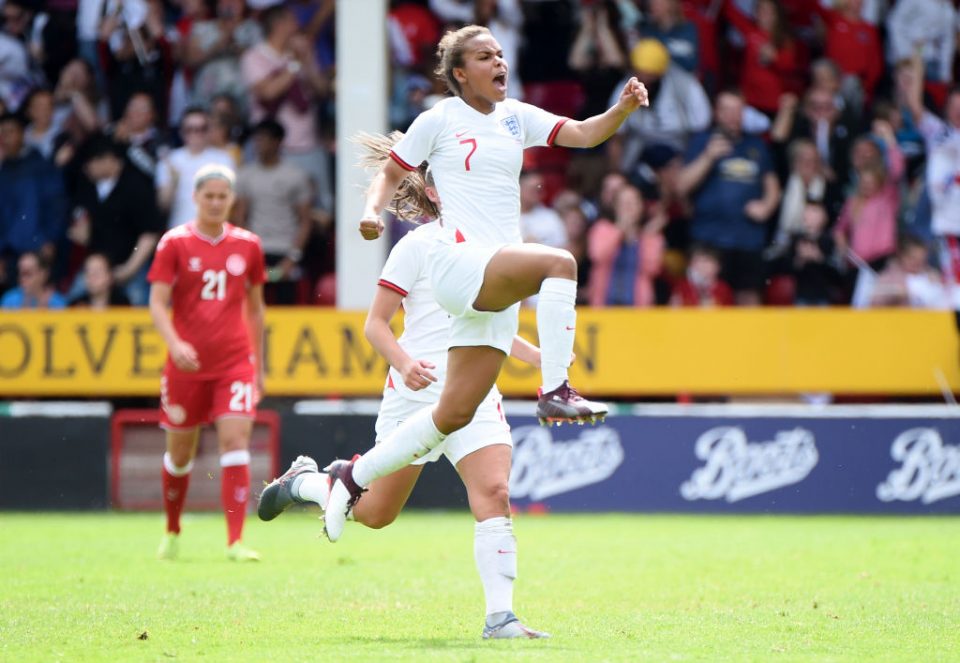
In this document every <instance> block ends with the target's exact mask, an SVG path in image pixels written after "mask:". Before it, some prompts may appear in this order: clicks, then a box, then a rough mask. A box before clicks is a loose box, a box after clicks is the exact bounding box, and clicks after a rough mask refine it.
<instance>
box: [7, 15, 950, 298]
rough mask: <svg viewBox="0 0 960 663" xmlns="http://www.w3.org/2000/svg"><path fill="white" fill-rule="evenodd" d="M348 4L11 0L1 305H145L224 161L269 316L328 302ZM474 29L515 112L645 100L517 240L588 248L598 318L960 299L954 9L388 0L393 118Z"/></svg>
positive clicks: (577, 110)
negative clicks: (500, 65) (495, 52)
mask: <svg viewBox="0 0 960 663" xmlns="http://www.w3.org/2000/svg"><path fill="white" fill-rule="evenodd" d="M334 11H335V2H334V0H313V1H311V0H294V1H291V2H287V3H285V4H280V3H278V2H276V0H247V2H246V3H244V2H243V0H46V1H43V0H0V19H2V27H0V293H2V300H0V305H2V306H3V307H4V308H21V307H46V308H59V307H64V306H72V305H76V306H88V307H91V308H103V307H107V306H115V305H125V304H132V305H144V304H145V303H146V299H147V292H148V288H147V282H146V273H147V270H148V268H149V264H150V261H151V257H152V254H153V251H154V249H155V247H156V243H157V240H158V239H159V237H160V235H161V234H162V233H163V232H164V231H165V230H166V229H167V228H171V227H174V226H176V225H179V224H182V223H185V222H187V221H189V220H190V219H191V218H192V217H193V214H194V211H195V210H194V207H193V202H192V198H191V194H192V190H191V183H192V180H193V175H194V174H195V173H196V172H197V171H198V170H199V169H200V168H201V167H203V166H205V165H208V164H224V165H229V166H231V167H234V168H236V169H237V171H238V181H237V193H238V203H237V205H236V207H235V209H234V212H233V218H234V221H235V223H237V224H238V225H242V226H244V227H247V228H249V229H251V230H253V231H254V232H256V233H257V234H258V235H260V236H261V238H262V240H263V246H264V251H265V253H266V260H267V267H268V284H267V301H268V303H272V304H308V303H310V304H321V305H323V304H326V305H329V304H332V303H334V295H333V293H334V290H335V287H334V285H335V278H336V277H335V274H336V269H335V255H334V246H335V243H334V241H333V233H334V224H333V211H334V187H333V178H332V173H333V168H332V159H333V157H334V154H333V150H332V148H333V146H334V145H335V142H334V135H333V134H334V132H333V127H334V103H333V101H334V95H335V93H336V85H340V86H342V85H350V81H344V80H340V81H337V80H336V76H335V64H336V63H335V60H334V38H335V35H334V21H333V18H334V16H333V15H334ZM465 23H479V24H484V25H487V26H488V27H490V29H491V30H492V32H493V34H494V36H495V37H496V39H497V40H498V41H499V43H500V44H501V45H502V47H503V49H504V54H505V57H506V59H507V61H508V62H509V63H510V65H511V74H510V82H509V85H510V91H509V94H510V96H514V97H518V98H521V99H524V100H526V101H529V102H531V103H534V104H536V105H538V106H541V107H543V108H546V109H548V110H550V111H553V112H555V113H558V114H562V115H568V116H571V117H586V116H588V115H590V114H593V113H596V112H598V111H602V110H603V109H605V108H606V107H607V105H608V104H609V102H610V99H611V95H616V94H618V93H619V90H620V89H621V88H622V87H623V81H624V79H626V78H627V77H629V76H634V75H635V76H637V77H638V78H639V79H640V80H641V81H642V82H643V83H644V84H645V85H646V86H647V88H648V90H649V91H650V96H651V100H652V101H651V107H650V108H649V109H646V110H644V111H641V112H638V113H635V114H634V115H632V116H631V117H630V118H629V120H628V121H627V122H626V124H625V125H624V126H623V128H622V129H621V131H620V133H619V134H618V135H617V136H615V137H614V138H613V139H612V140H610V141H608V143H607V144H605V145H603V146H602V147H600V148H596V149H594V150H588V151H568V150H563V149H550V148H538V149H533V150H528V151H527V153H526V158H525V164H524V167H525V172H524V175H523V176H522V178H521V182H520V187H521V212H522V217H521V218H522V225H523V231H524V235H525V239H527V240H530V241H537V242H541V243H544V244H547V245H550V246H557V247H565V248H567V249H569V250H570V251H571V252H572V253H573V254H574V255H575V256H576V258H577V259H578V261H579V264H580V272H579V274H580V283H581V288H580V299H581V301H582V302H583V303H588V304H590V305H593V306H655V305H674V306H711V305H719V306H723V305H734V304H738V305H756V304H761V303H767V304H780V305H791V304H796V305H806V306H822V305H831V304H834V305H836V304H841V305H843V304H850V303H853V304H854V305H857V306H868V305H886V306H891V305H892V306H928V307H943V306H947V295H946V289H945V287H944V283H943V279H942V277H941V275H940V272H938V271H937V269H935V267H936V266H938V264H939V263H938V260H939V259H940V257H939V255H938V251H937V250H936V246H937V244H936V243H935V242H936V240H937V236H938V235H953V236H955V235H958V234H960V230H957V227H960V88H956V89H955V88H953V78H954V72H955V71H956V68H957V64H958V63H957V58H956V37H957V31H958V27H960V24H958V14H957V10H956V7H955V2H953V1H950V0H891V1H890V2H885V1H884V0H832V1H831V0H819V1H818V0H781V1H779V2H777V1H774V0H523V1H522V2H521V1H520V0H421V1H414V0H406V1H394V2H391V3H390V13H389V20H388V38H389V45H390V53H391V57H392V62H393V77H392V82H391V90H390V109H389V111H390V115H389V118H390V124H391V125H392V127H394V128H399V129H404V128H406V126H408V125H409V123H410V122H411V121H412V119H413V118H414V117H416V116H417V115H418V114H419V113H420V112H421V111H423V110H424V109H426V108H428V107H429V106H430V105H431V104H432V103H435V102H436V101H437V100H438V99H439V98H441V96H442V94H443V86H442V83H441V82H440V81H437V80H435V79H434V77H433V76H432V74H431V72H432V70H433V67H434V64H435V63H434V55H433V52H434V50H435V47H436V44H437V41H438V40H439V37H440V36H441V35H442V34H443V32H444V30H446V29H447V28H449V27H456V26H459V25H463V24H465ZM335 83H336V85H335ZM396 230H398V231H400V232H402V228H400V227H399V226H397V227H396ZM400 232H394V233H393V236H394V239H397V238H398V237H399V235H400ZM949 246H952V247H953V249H954V250H953V251H945V252H944V256H945V257H944V258H943V259H942V260H944V261H946V262H953V261H955V262H956V263H957V264H960V248H957V245H956V243H953V244H950V245H949Z"/></svg>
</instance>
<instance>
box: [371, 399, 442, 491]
mask: <svg viewBox="0 0 960 663" xmlns="http://www.w3.org/2000/svg"><path fill="white" fill-rule="evenodd" d="M446 438H447V436H446V435H444V434H443V433H441V432H440V431H438V430H437V427H436V425H435V424H434V423H433V408H432V407H424V408H422V409H421V410H420V411H419V412H417V413H416V414H415V415H413V416H412V417H410V418H409V419H407V420H406V421H404V422H403V423H402V424H400V425H399V426H397V427H396V429H394V431H393V432H392V433H390V435H388V436H387V438H386V439H385V440H383V442H381V443H380V444H378V445H377V446H375V447H374V448H373V449H371V450H370V451H368V452H367V453H365V454H363V455H362V456H360V458H358V459H357V462H356V464H355V465H354V466H353V480H354V481H355V482H356V483H357V485H358V486H360V487H361V488H365V487H366V486H369V485H370V482H372V481H373V480H374V479H379V478H380V477H385V476H387V475H388V474H390V473H391V472H396V471H397V470H399V469H400V468H403V467H406V466H407V465H409V464H410V463H412V462H413V461H415V460H416V459H417V458H422V457H423V456H425V455H427V454H428V453H430V451H431V450H433V448H434V447H436V446H437V445H438V444H440V443H441V442H443V441H444V440H445V439H446Z"/></svg>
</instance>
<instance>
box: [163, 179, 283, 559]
mask: <svg viewBox="0 0 960 663" xmlns="http://www.w3.org/2000/svg"><path fill="white" fill-rule="evenodd" d="M234 180H235V178H234V174H233V171H232V170H230V169H229V168H225V167H223V166H206V167H204V168H201V169H200V171H199V172H198V173H197V175H196V177H195V178H194V184H193V189H194V193H193V199H194V201H195V202H196V204H197V218H196V220H195V221H193V222H191V223H188V224H185V225H182V226H179V227H177V228H174V229H173V230H171V231H169V232H167V233H166V234H165V235H164V236H163V237H162V238H161V240H160V244H159V245H158V246H157V253H156V256H155V257H154V259H153V265H152V266H151V268H150V273H149V275H148V278H149V280H150V282H151V283H152V287H151V289H150V314H151V316H152V317H153V324H154V325H155V326H156V328H157V331H159V332H160V335H161V336H163V340H164V341H165V342H166V344H167V349H168V356H167V363H166V366H165V367H164V370H163V377H162V378H161V382H160V385H161V386H160V389H161V391H160V412H161V415H160V425H161V426H162V427H163V428H164V429H166V431H167V452H166V454H164V456H163V507H164V511H165V512H166V514H167V533H166V534H165V535H164V537H163V541H162V542H161V544H160V550H159V551H158V556H159V557H160V558H161V559H174V558H176V556H177V552H178V542H179V536H180V512H181V511H182V510H183V502H184V499H185V498H186V495H187V487H188V485H189V482H190V470H191V468H192V467H193V458H194V456H195V455H196V453H197V441H198V436H199V432H200V426H201V425H202V424H204V423H208V422H213V423H214V424H215V426H216V428H217V437H218V440H219V443H220V467H221V468H223V469H222V473H221V477H220V496H221V500H222V502H223V510H224V513H225V514H226V517H227V557H228V558H229V559H232V560H236V561H256V560H259V559H260V556H259V555H258V554H257V553H256V552H255V551H253V550H250V549H249V548H246V547H245V546H244V545H243V544H242V543H241V537H242V535H243V521H244V517H245V515H246V507H247V498H248V496H249V494H250V451H249V448H250V432H251V429H252V427H253V419H254V417H255V416H256V405H257V402H258V401H259V399H260V395H261V394H262V393H263V361H262V358H263V353H262V348H263V308H264V307H263V281H264V261H263V249H262V247H261V246H260V239H259V238H258V237H257V236H256V235H254V234H253V233H250V232H248V231H246V230H242V229H240V228H235V227H234V226H232V225H230V224H229V223H227V215H228V214H229V213H230V206H231V205H232V204H233V199H234ZM244 308H246V316H245V315H244ZM171 313H172V318H171Z"/></svg>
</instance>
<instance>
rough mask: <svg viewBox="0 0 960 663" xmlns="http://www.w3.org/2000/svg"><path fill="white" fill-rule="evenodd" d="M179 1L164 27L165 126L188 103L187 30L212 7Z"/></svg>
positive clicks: (208, 0)
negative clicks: (168, 75) (168, 73)
mask: <svg viewBox="0 0 960 663" xmlns="http://www.w3.org/2000/svg"><path fill="white" fill-rule="evenodd" d="M81 1H83V0H81ZM92 1H94V2H97V1H98V0H92ZM179 4H180V16H179V18H177V20H176V22H175V23H174V24H173V26H171V28H170V29H168V30H167V35H168V39H169V40H170V52H171V55H172V59H173V68H174V71H173V77H172V79H171V81H170V103H169V105H168V106H169V107H168V112H167V117H166V118H164V119H165V120H166V121H167V126H175V125H177V124H179V122H180V117H181V116H182V115H183V111H184V110H185V109H186V108H187V107H188V106H189V105H190V95H191V92H190V85H191V83H192V82H193V75H194V71H193V68H192V67H190V66H189V65H188V64H187V53H188V49H189V46H190V33H191V32H192V31H193V26H194V24H196V23H200V22H201V21H207V20H209V19H210V17H211V16H213V15H214V12H215V11H216V3H215V2H213V0H181V1H180V3H179Z"/></svg>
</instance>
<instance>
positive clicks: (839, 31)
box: [811, 0, 883, 102]
mask: <svg viewBox="0 0 960 663" xmlns="http://www.w3.org/2000/svg"><path fill="white" fill-rule="evenodd" d="M811 8H812V9H813V10H814V11H815V12H817V14H819V15H820V18H821V19H822V20H823V23H824V25H825V26H826V30H827V35H826V42H827V43H826V53H825V55H826V56H827V57H828V58H830V59H831V60H833V61H834V62H836V63H837V66H839V67H840V70H841V71H842V72H843V73H844V74H845V75H846V77H847V78H848V79H851V83H852V82H855V81H857V80H859V81H860V82H862V84H863V91H864V93H865V95H866V99H867V101H868V102H869V101H870V100H872V99H873V93H874V91H875V90H876V87H877V83H878V82H879V81H880V77H881V76H882V75H883V52H882V51H881V50H880V36H879V34H878V32H877V28H876V27H875V26H873V25H871V24H870V23H868V22H867V21H865V20H864V19H863V18H862V17H861V11H862V9H863V0H837V2H836V9H828V8H826V7H824V6H823V5H821V4H814V5H813V6H812V7H811ZM845 84H846V81H845Z"/></svg>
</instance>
